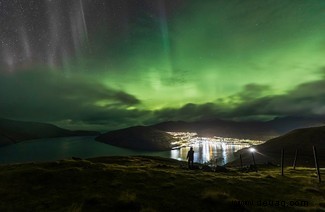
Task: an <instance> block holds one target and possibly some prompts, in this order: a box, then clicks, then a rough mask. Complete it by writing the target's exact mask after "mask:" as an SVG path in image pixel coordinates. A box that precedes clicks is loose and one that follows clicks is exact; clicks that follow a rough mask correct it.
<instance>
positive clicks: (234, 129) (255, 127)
mask: <svg viewBox="0 0 325 212" xmlns="http://www.w3.org/2000/svg"><path fill="white" fill-rule="evenodd" d="M324 124H325V118H305V117H283V118H275V119H273V120H271V121H242V122H239V121H238V122H237V121H227V120H220V119H214V120H206V121H196V122H184V121H169V122H162V123H159V124H155V125H152V126H151V127H153V128H155V129H159V130H162V131H176V132H180V131H188V132H197V133H198V134H199V135H201V136H220V137H233V138H246V139H255V140H269V139H271V138H275V137H277V136H279V135H282V134H284V133H287V132H289V131H290V130H293V129H297V128H303V127H314V126H321V125H324Z"/></svg>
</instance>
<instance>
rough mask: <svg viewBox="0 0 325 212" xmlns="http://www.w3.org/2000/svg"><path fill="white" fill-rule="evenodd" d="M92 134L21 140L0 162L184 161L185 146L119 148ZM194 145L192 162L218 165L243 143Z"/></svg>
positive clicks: (4, 152) (2, 154) (5, 150)
mask: <svg viewBox="0 0 325 212" xmlns="http://www.w3.org/2000/svg"><path fill="white" fill-rule="evenodd" d="M94 139H95V137H93V136H86V137H63V138H50V139H37V140H30V141H25V142H21V143H18V144H13V145H9V146H5V147H1V148H0V163H21V162H32V161H52V160H61V159H68V158H71V157H79V158H83V159H85V158H91V157H100V156H131V155H150V156H161V157H165V158H173V159H177V160H186V154H187V151H188V150H189V147H184V148H180V149H175V150H170V151H159V152H151V151H136V150H131V149H126V148H120V147H116V146H112V145H108V144H104V143H100V142H97V141H95V140H94ZM193 147H194V151H195V154H194V161H195V162H200V163H204V162H208V161H210V160H215V159H217V160H218V165H223V164H225V163H228V162H230V161H232V160H234V152H236V151H237V150H239V149H242V148H244V147H247V144H242V145H238V144H237V145H233V144H226V143H220V142H213V143H211V142H208V143H197V144H195V145H193Z"/></svg>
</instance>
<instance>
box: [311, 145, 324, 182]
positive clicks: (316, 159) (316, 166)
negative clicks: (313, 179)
mask: <svg viewBox="0 0 325 212" xmlns="http://www.w3.org/2000/svg"><path fill="white" fill-rule="evenodd" d="M313 152H314V159H315V168H316V171H317V176H318V182H319V183H321V182H322V179H321V177H320V171H319V164H318V157H317V151H316V147H315V146H313Z"/></svg>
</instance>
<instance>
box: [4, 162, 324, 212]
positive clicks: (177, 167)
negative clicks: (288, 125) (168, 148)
mask: <svg viewBox="0 0 325 212" xmlns="http://www.w3.org/2000/svg"><path fill="white" fill-rule="evenodd" d="M285 172H286V176H285V177H281V176H280V174H279V170H278V168H263V169H260V171H259V172H258V173H255V172H249V173H243V172H240V171H238V170H236V169H231V170H230V171H228V172H222V173H217V172H204V171H202V170H188V169H187V168H186V164H184V162H180V161H176V160H171V159H164V158H157V157H103V158H93V159H87V160H79V159H78V160H77V159H76V160H63V161H56V162H49V163H31V164H16V165H2V166H0V195H1V201H0V211H26V210H28V211H245V210H246V211H261V210H263V211H275V210H282V211H283V210H284V209H286V210H291V211H292V210H298V209H303V210H307V211H309V210H312V209H314V210H324V209H325V199H324V194H325V187H324V184H318V183H317V178H316V176H315V174H314V173H315V172H314V169H308V168H298V169H297V170H296V171H294V170H291V169H286V170H285ZM322 174H325V173H324V172H323V173H322ZM238 201H241V202H238ZM245 201H246V202H245ZM264 201H267V202H266V203H265V204H266V205H261V204H262V203H263V202H264ZM238 203H242V204H241V205H238ZM271 204H272V205H271Z"/></svg>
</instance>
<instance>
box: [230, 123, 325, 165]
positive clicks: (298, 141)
mask: <svg viewBox="0 0 325 212" xmlns="http://www.w3.org/2000/svg"><path fill="white" fill-rule="evenodd" d="M313 146H315V147H316V149H317V155H318V158H319V162H320V164H321V166H325V126H322V127H311V128H302V129H296V130H293V131H291V132H289V133H287V134H285V135H282V136H279V137H277V138H273V139H270V140H268V141H266V142H265V143H263V144H261V145H258V146H255V147H254V148H255V149H256V153H254V154H255V159H256V161H258V162H259V163H265V162H272V163H279V162H280V158H281V151H282V148H283V149H284V154H285V157H284V158H285V164H287V165H292V164H293V160H294V156H295V152H296V150H298V158H297V163H298V164H299V165H307V166H314V156H313ZM236 154H237V155H239V154H242V157H243V158H246V159H247V158H248V160H250V157H251V154H250V152H249V151H247V149H242V150H240V151H238V152H237V153H236ZM236 162H237V164H238V162H239V161H238V160H237V161H236Z"/></svg>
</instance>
